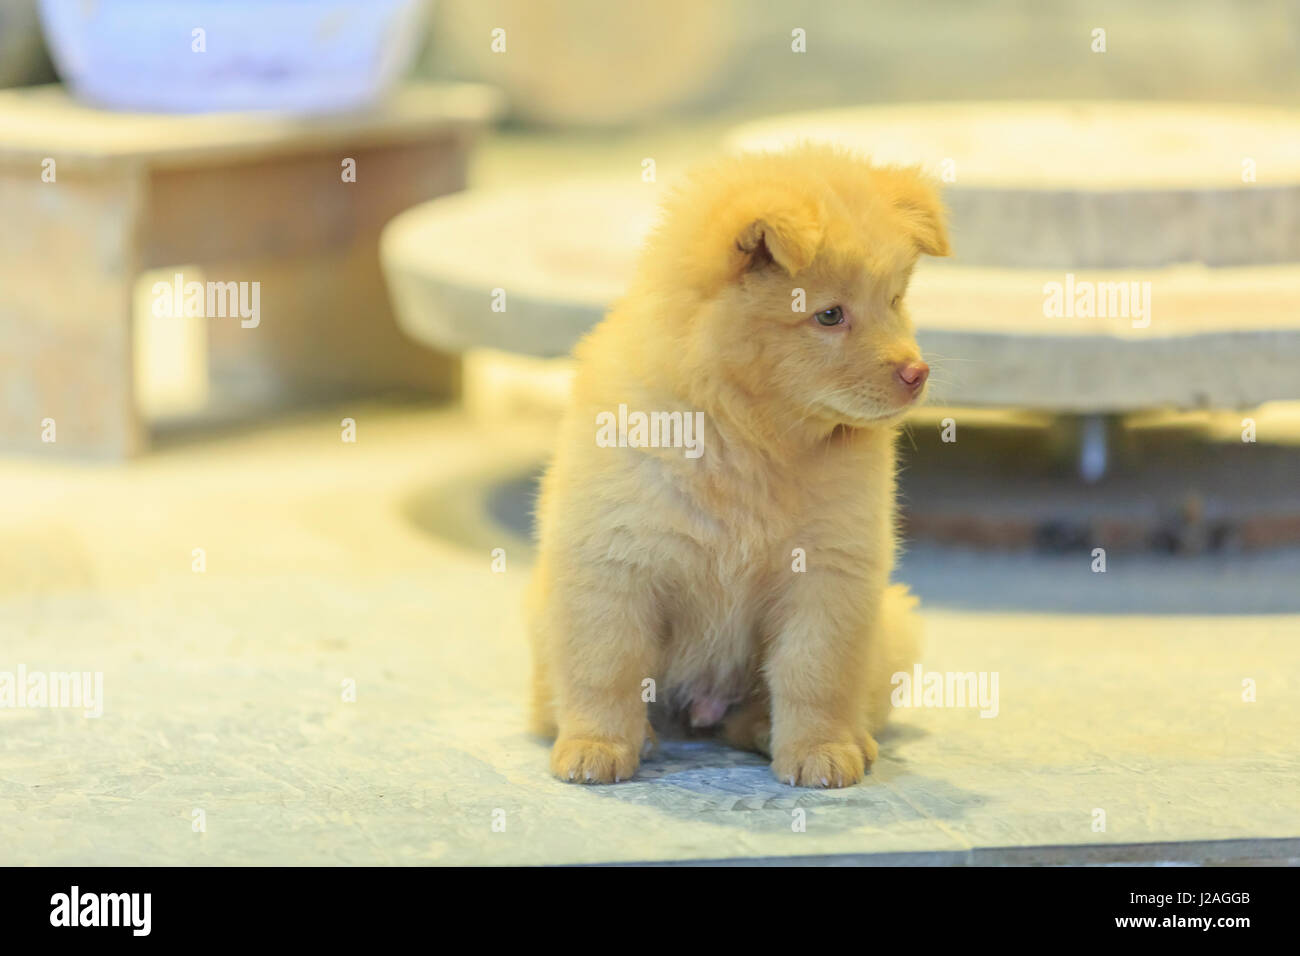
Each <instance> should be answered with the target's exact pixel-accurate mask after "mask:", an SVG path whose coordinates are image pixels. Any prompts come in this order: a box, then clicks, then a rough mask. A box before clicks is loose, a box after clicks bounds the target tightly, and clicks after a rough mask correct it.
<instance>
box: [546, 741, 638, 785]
mask: <svg viewBox="0 0 1300 956" xmlns="http://www.w3.org/2000/svg"><path fill="white" fill-rule="evenodd" d="M640 749H641V745H640V744H639V743H637V744H633V743H632V741H629V740H622V739H620V738H617V737H561V738H560V739H559V740H557V741H556V742H555V746H554V747H553V748H551V773H553V774H555V775H556V776H557V777H559V778H560V779H561V780H565V781H568V782H570V783H618V782H619V781H620V780H627V779H628V778H629V777H631V776H632V774H634V773H635V772H636V768H637V764H638V763H639V762H640V756H639V754H638V751H639V750H640Z"/></svg>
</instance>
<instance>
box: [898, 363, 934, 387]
mask: <svg viewBox="0 0 1300 956" xmlns="http://www.w3.org/2000/svg"><path fill="white" fill-rule="evenodd" d="M897 375H898V380H899V381H900V382H902V383H903V386H904V387H905V388H910V389H911V390H912V391H914V392H915V391H916V390H917V389H919V388H920V387H921V386H922V385H924V384H925V380H926V379H927V378H929V377H930V366H928V365H926V364H925V363H924V362H908V363H907V364H906V365H900V366H899V367H898V372H897Z"/></svg>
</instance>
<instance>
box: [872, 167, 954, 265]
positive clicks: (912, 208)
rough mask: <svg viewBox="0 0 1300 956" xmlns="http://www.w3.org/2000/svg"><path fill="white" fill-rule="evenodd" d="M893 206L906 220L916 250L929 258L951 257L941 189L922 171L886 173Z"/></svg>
mask: <svg viewBox="0 0 1300 956" xmlns="http://www.w3.org/2000/svg"><path fill="white" fill-rule="evenodd" d="M887 176H888V183H887V187H888V190H889V199H890V204H891V205H892V206H893V207H894V208H895V209H896V210H898V212H899V214H900V215H901V216H902V217H903V221H904V224H905V227H906V228H907V230H908V232H910V233H911V235H912V238H913V239H914V240H915V241H916V247H917V248H918V249H919V250H920V251H921V252H924V253H925V254H926V255H927V256H949V255H952V247H951V246H950V245H949V243H948V226H947V224H946V223H945V221H944V220H945V218H946V213H945V211H944V208H943V200H942V199H941V198H940V197H939V188H938V186H936V185H935V184H934V183H933V182H932V181H931V180H930V179H928V178H927V177H926V176H924V175H923V174H922V173H921V170H920V168H919V167H914V168H910V169H890V170H888V172H887Z"/></svg>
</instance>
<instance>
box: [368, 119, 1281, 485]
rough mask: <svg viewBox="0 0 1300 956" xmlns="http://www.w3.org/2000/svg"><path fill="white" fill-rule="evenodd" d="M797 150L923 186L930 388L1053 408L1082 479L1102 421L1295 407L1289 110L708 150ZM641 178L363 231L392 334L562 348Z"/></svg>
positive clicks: (849, 136)
mask: <svg viewBox="0 0 1300 956" xmlns="http://www.w3.org/2000/svg"><path fill="white" fill-rule="evenodd" d="M800 140H813V141H826V142H836V143H840V144H843V145H846V146H849V147H852V148H854V149H857V150H859V151H860V152H862V153H864V154H866V155H870V156H872V157H873V158H875V159H876V160H878V161H883V162H900V163H909V164H920V165H922V166H923V167H924V168H925V169H926V170H927V171H928V172H930V173H931V174H932V175H934V176H935V177H936V178H939V179H941V180H943V181H944V184H945V200H946V202H947V204H948V206H949V209H950V214H951V231H952V238H953V245H954V248H955V255H954V257H953V259H952V260H950V261H945V262H938V261H929V260H927V261H925V262H924V263H923V265H922V266H921V267H920V268H919V269H918V271H917V275H916V278H915V280H914V282H913V285H912V291H911V293H910V300H911V306H912V314H913V316H914V318H915V320H916V323H917V326H918V329H919V337H920V340H921V345H922V347H923V348H924V350H925V351H926V353H927V355H928V356H934V357H935V358H936V360H937V361H936V363H935V364H937V365H938V366H939V368H941V369H942V370H943V374H942V375H940V376H936V387H935V389H934V391H933V392H932V394H933V399H934V401H937V402H942V403H946V404H950V405H956V406H1014V407H1020V408H1026V409H1034V410H1042V411H1049V412H1054V413H1060V414H1064V415H1069V416H1071V418H1070V419H1069V420H1067V421H1066V422H1065V425H1066V426H1067V427H1068V428H1070V429H1073V430H1076V431H1077V433H1078V434H1079V436H1080V441H1081V443H1082V444H1081V448H1080V458H1079V467H1080V470H1081V473H1082V474H1083V475H1084V477H1085V478H1089V479H1090V480H1091V479H1094V478H1096V477H1098V476H1099V475H1100V474H1101V473H1102V472H1103V471H1104V469H1105V465H1106V460H1107V448H1106V436H1107V434H1108V433H1109V432H1110V431H1112V430H1113V429H1112V427H1111V426H1113V425H1114V422H1115V416H1117V415H1120V414H1122V413H1125V412H1130V411H1136V410H1142V409H1152V408H1179V409H1185V408H1203V407H1205V408H1228V409H1236V408H1248V407H1251V406H1254V405H1258V404H1260V403H1262V402H1265V401H1269V400H1273V399H1296V398H1300V114H1298V113H1294V112H1288V111H1283V110H1275V109H1267V108H1251V107H1234V106H1210V105H1197V104H1152V103H1049V102H1041V103H1038V102H1035V103H955V104H953V103H946V104H945V103H936V104H915V105H902V106H884V107H870V108H859V109H853V110H835V111H827V112H814V113H804V114H797V115H791V116H785V117H776V118H772V119H768V120H764V121H760V122H755V123H751V124H746V125H743V126H740V127H738V128H737V129H735V130H734V131H733V134H732V135H731V137H730V141H729V146H730V147H731V148H733V149H736V150H753V149H780V148H784V147H786V146H788V145H790V144H792V143H794V142H797V141H800ZM661 188H663V187H662V186H661V185H657V184H647V183H643V182H641V181H639V180H638V179H637V178H636V177H635V176H629V177H627V178H626V179H623V180H620V181H618V182H574V183H571V184H567V185H560V186H548V187H545V188H537V189H529V190H524V191H518V192H500V193H467V194H462V195H459V196H452V197H447V198H445V199H439V200H436V201H434V202H432V203H428V204H425V205H423V206H420V207H417V208H415V209H412V210H410V211H408V212H406V213H404V214H402V215H401V216H399V217H398V218H397V219H396V220H394V221H393V222H392V223H391V224H390V226H389V227H388V229H387V231H386V233H385V236H384V242H383V256H384V264H385V268H386V270H387V274H388V276H389V280H390V285H391V287H392V291H393V293H394V298H395V300H396V304H397V314H398V316H399V320H400V322H401V324H402V325H403V327H404V328H405V329H406V330H407V332H409V333H410V334H411V335H412V336H413V337H415V338H417V339H419V340H421V341H424V342H427V343H429V344H432V345H435V346H437V347H439V348H443V349H451V350H457V351H458V350H463V349H466V348H470V347H473V346H491V347H494V348H499V349H505V350H508V351H515V352H521V353H526V354H532V355H562V354H564V353H566V352H567V351H568V350H569V348H570V347H571V346H572V345H573V343H574V342H575V341H576V339H577V338H578V337H579V336H580V335H581V334H582V333H583V332H585V331H586V330H587V329H588V328H590V327H591V325H592V324H593V323H595V322H596V321H598V320H599V318H600V316H601V315H602V314H603V312H604V310H605V308H606V307H607V306H608V304H609V303H610V302H611V301H612V300H613V299H614V298H616V297H617V296H618V295H619V294H620V292H621V290H622V289H623V287H624V285H625V283H626V280H627V278H628V276H629V274H630V272H631V269H632V266H633V262H634V258H635V253H636V250H637V247H638V246H639V244H640V241H641V238H642V236H643V235H644V233H645V231H646V230H647V229H648V228H649V226H650V224H651V223H652V222H653V219H654V214H655V213H654V210H655V204H656V201H657V199H658V196H659V190H660V189H661ZM502 293H504V299H503V297H502ZM502 301H504V303H505V310H504V311H494V308H493V304H494V302H495V303H496V308H497V309H500V306H501V302H502ZM1089 303H1091V304H1089Z"/></svg>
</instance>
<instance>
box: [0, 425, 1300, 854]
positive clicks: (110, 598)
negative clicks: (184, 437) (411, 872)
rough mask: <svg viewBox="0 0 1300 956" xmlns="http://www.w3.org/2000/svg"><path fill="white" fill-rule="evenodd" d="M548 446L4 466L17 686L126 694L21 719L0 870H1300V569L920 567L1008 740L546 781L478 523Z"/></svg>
mask: <svg viewBox="0 0 1300 956" xmlns="http://www.w3.org/2000/svg"><path fill="white" fill-rule="evenodd" d="M345 416H346V417H353V418H355V419H356V421H357V437H358V440H357V442H356V443H355V444H347V443H344V442H343V441H341V439H340V428H339V424H338V423H339V421H340V420H341V419H342V418H344V417H345ZM546 438H547V429H545V428H539V427H537V426H536V425H533V424H527V423H522V424H519V425H516V426H510V427H505V426H491V427H486V426H481V425H474V424H472V423H471V422H470V421H469V420H468V419H467V418H466V417H464V415H463V414H461V413H458V412H448V411H431V410H422V409H414V408H385V407H381V406H369V405H367V406H353V407H348V408H339V409H334V410H328V411H322V412H319V413H313V414H309V415H304V416H301V417H299V418H295V419H293V420H288V421H282V422H280V423H278V424H276V425H272V426H267V427H264V428H261V429H259V430H256V431H249V432H237V433H230V434H228V435H226V436H225V437H218V438H215V439H209V440H207V441H204V442H202V443H199V442H193V443H187V442H184V441H173V442H170V443H164V444H163V445H162V447H161V448H160V449H159V450H158V451H157V453H155V454H153V455H151V456H150V457H148V458H145V459H143V460H141V461H138V462H135V463H132V464H129V465H125V466H104V465H95V466H90V465H78V464H67V463H52V462H41V461H31V460H29V461H25V462H13V461H8V462H4V463H0V542H3V546H0V674H2V673H3V672H5V671H9V672H16V670H17V668H18V667H19V666H22V667H24V668H25V669H26V671H27V672H28V673H32V672H69V671H89V672H100V673H102V675H103V701H102V704H103V715H102V716H100V717H98V718H94V717H86V716H84V715H83V713H82V711H81V710H78V709H73V708H67V709H54V708H36V709H33V708H6V709H0V864H33V863H67V864H87V863H94V864H109V863H127V864H135V863H161V864H233V863H252V864H291V863H306V864H360V863H377V864H417V863H469V864H487V863H570V862H625V861H666V860H702V859H732V860H734V859H739V858H748V859H752V858H777V857H781V858H801V859H802V858H815V859H817V860H818V861H823V862H824V861H832V862H843V861H857V860H866V861H874V862H972V861H976V862H978V861H994V862H996V861H1002V860H1048V861H1054V860H1116V859H1141V860H1189V861H1194V860H1227V859H1231V860H1269V859H1291V860H1295V859H1300V799H1298V798H1297V796H1296V795H1297V793H1300V754H1298V753H1297V748H1296V746H1295V741H1296V740H1297V739H1300V694H1298V693H1297V691H1298V690H1300V615H1298V614H1297V613H1296V608H1295V607H1294V606H1293V605H1292V606H1290V607H1289V609H1284V610H1282V611H1281V612H1278V611H1277V608H1276V607H1273V610H1272V612H1270V613H1256V612H1257V611H1258V610H1259V608H1260V607H1263V606H1270V607H1272V606H1271V605H1261V604H1260V603H1259V602H1260V600H1262V599H1263V598H1264V597H1267V596H1269V595H1276V594H1280V593H1288V594H1289V593H1290V592H1293V591H1295V590H1296V587H1295V585H1296V583H1297V581H1300V573H1298V572H1300V556H1297V555H1296V554H1294V553H1281V554H1275V555H1271V556H1256V557H1253V558H1249V559H1245V558H1242V559H1228V558H1221V559H1187V560H1178V561H1175V560H1174V559H1160V558H1147V559H1140V560H1139V559H1133V560H1131V561H1128V562H1126V563H1124V564H1123V565H1122V566H1120V567H1115V568H1113V569H1111V570H1110V571H1109V572H1108V573H1107V574H1106V575H1094V574H1092V573H1091V572H1090V570H1089V568H1088V566H1087V563H1086V560H1085V561H1083V562H1081V561H1080V560H1079V559H1076V558H1071V557H1068V556H1067V557H1059V558H1057V557H1054V558H1050V559H1047V558H1036V557H1033V556H1019V557H989V556H977V555H970V554H961V553H958V552H948V551H940V550H937V549H932V548H931V549H927V548H920V547H918V548H913V549H912V550H910V551H909V553H908V555H907V557H906V559H905V561H904V568H903V576H904V577H905V578H906V579H908V580H910V581H911V582H912V583H913V584H914V586H915V587H916V589H917V590H918V591H919V592H920V593H921V594H922V596H923V599H924V602H925V611H926V613H925V618H926V624H927V645H926V651H925V654H924V656H923V658H922V666H923V668H924V669H925V670H926V671H944V672H946V671H955V672H968V671H974V672H984V673H986V674H990V675H991V674H992V673H997V675H998V701H997V716H996V717H987V718H985V717H981V716H980V713H979V710H978V709H973V708H969V707H963V708H956V707H954V708H937V707H920V708H913V709H908V710H903V711H900V712H899V713H898V716H897V720H896V721H895V726H894V728H893V729H892V730H891V731H890V732H888V733H887V734H886V735H885V736H884V737H883V738H882V740H881V758H880V760H879V761H878V763H877V764H876V766H875V767H874V769H873V771H872V773H871V774H870V775H869V777H868V778H867V779H866V780H865V781H864V782H863V783H862V784H860V785H859V786H857V787H853V788H850V789H847V790H842V791H833V792H811V791H806V790H797V789H792V788H789V787H785V786H783V785H781V784H778V783H777V782H776V781H775V780H774V779H773V778H772V776H771V775H770V773H769V772H768V770H767V767H766V766H765V763H764V761H762V760H761V759H760V758H758V757H755V756H751V755H745V754H739V753H735V752H732V751H728V750H725V749H723V748H721V747H719V746H717V745H716V744H713V743H711V742H709V741H703V740H685V741H675V742H669V743H668V744H666V746H665V747H664V749H663V751H662V752H661V753H660V754H659V755H658V756H656V757H655V758H653V759H652V760H650V761H648V762H647V763H646V764H645V765H644V766H643V768H642V770H641V772H640V773H639V774H638V776H637V777H636V779H634V780H632V781H630V782H627V783H624V784H621V785H618V786H613V787H601V788H582V787H574V786H570V785H566V784H562V783H559V782H558V781H555V780H553V779H551V778H550V777H549V776H548V774H547V769H546V766H547V765H546V753H547V751H546V746H545V745H544V744H543V743H541V742H539V741H536V740H534V739H532V738H530V737H529V736H527V735H526V734H525V733H524V730H523V707H522V701H523V698H524V687H525V683H526V677H527V659H526V654H525V645H524V638H523V627H522V620H521V613H520V596H521V593H522V589H523V585H524V582H525V580H526V576H527V572H528V564H529V559H530V554H529V549H528V546H527V542H526V541H524V540H522V539H521V538H519V537H518V536H517V535H515V534H514V533H512V532H510V531H509V530H507V529H506V528H504V527H502V526H499V525H496V524H494V523H492V522H491V521H490V520H488V519H487V517H486V515H487V508H486V507H485V500H486V498H487V496H488V495H489V494H490V487H491V485H492V484H493V483H495V482H496V481H497V480H498V479H499V478H501V477H502V476H506V475H512V474H523V473H526V472H527V471H528V469H529V468H530V467H531V466H532V465H533V464H534V463H535V461H536V460H537V457H538V456H539V455H540V453H541V451H542V449H543V448H544V446H545V444H546ZM497 547H499V548H503V549H505V554H506V570H505V572H504V573H494V572H493V570H492V555H491V551H492V549H493V548H497ZM196 548H201V549H203V553H204V558H205V560H206V570H204V571H203V572H201V573H199V572H196V571H195V570H194V569H193V568H194V562H195V557H194V549H196ZM1180 596H1181V597H1180ZM1275 603H1276V602H1275ZM1144 610H1145V611H1147V612H1149V613H1142V612H1143V611H1144ZM1243 681H1252V682H1253V683H1254V687H1255V697H1256V700H1255V701H1254V702H1245V701H1243V699H1242V698H1243ZM349 682H354V686H355V701H349V700H348V699H346V698H347V697H348V696H349V695H348V693H347V688H348V687H349V686H353V685H352V684H350V683H349ZM1103 825H1104V829H1102V828H1101V827H1102V826H1103ZM801 826H802V829H801Z"/></svg>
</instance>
